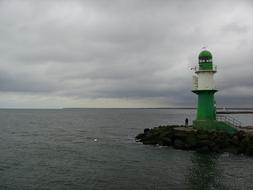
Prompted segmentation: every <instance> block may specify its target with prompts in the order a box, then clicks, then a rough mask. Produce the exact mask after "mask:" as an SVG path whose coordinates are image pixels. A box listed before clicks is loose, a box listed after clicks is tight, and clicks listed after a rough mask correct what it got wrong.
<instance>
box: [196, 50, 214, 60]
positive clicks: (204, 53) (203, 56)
mask: <svg viewBox="0 0 253 190" xmlns="http://www.w3.org/2000/svg"><path fill="white" fill-rule="evenodd" d="M212 58H213V56H212V54H211V52H210V51H207V50H204V51H202V52H200V54H199V59H204V60H209V59H212Z"/></svg>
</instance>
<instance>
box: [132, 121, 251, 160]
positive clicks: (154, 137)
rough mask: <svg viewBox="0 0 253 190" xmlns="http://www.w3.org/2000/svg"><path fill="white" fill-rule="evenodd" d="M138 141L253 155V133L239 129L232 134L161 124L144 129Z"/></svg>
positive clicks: (181, 147) (186, 148)
mask: <svg viewBox="0 0 253 190" xmlns="http://www.w3.org/2000/svg"><path fill="white" fill-rule="evenodd" d="M136 141H139V142H142V143H143V144H149V145H161V146H172V147H174V148H176V149H183V150H196V151H200V152H216V153H223V152H230V153H235V154H246V155H249V156H253V133H247V132H245V131H238V132H237V133H235V134H233V135H231V134H228V133H226V132H224V131H206V130H196V129H194V128H192V127H187V128H185V127H184V126H176V125H173V126H160V127H155V128H153V129H148V128H146V129H144V133H141V134H139V135H137V136H136Z"/></svg>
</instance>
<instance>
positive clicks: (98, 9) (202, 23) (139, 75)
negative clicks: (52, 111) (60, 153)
mask: <svg viewBox="0 0 253 190" xmlns="http://www.w3.org/2000/svg"><path fill="white" fill-rule="evenodd" d="M252 19H253V1H252V0H240V1H239V0H214V1H210V0H201V1H197V0H187V1H183V0H87V1H86V0H80V1H78V0H43V1H40V0H38V1H35V0H0V107H2V108H13V107H17V108H61V107H169V106H195V104H196V98H197V97H196V95H195V94H193V93H192V92H191V88H192V75H193V71H191V70H190V68H191V67H193V66H195V65H196V64H197V63H198V62H197V61H198V54H199V52H200V51H201V48H202V47H203V46H206V47H207V49H208V50H210V51H211V52H212V53H213V57H214V59H213V60H214V64H217V66H218V73H217V74H216V75H215V82H216V87H217V89H218V90H219V92H218V93H217V94H216V99H217V105H218V106H227V107H229V106H247V107H250V106H251V107H253V22H252Z"/></svg>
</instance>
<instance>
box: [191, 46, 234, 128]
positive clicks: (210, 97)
mask: <svg viewBox="0 0 253 190" xmlns="http://www.w3.org/2000/svg"><path fill="white" fill-rule="evenodd" d="M216 72H217V67H216V66H214V65H213V56H212V54H211V52H210V51H207V50H203V51H201V52H200V54H199V57H198V66H196V69H195V75H194V76H193V89H192V92H193V93H195V94H197V96H198V100H197V102H198V103H197V114H196V120H194V121H193V127H195V128H197V129H203V130H225V131H228V132H231V133H233V132H235V131H236V129H235V128H233V127H232V126H231V125H230V124H229V123H227V122H224V121H217V120H216V102H215V97H214V94H215V93H216V92H217V90H216V88H215V83H214V74H215V73H216Z"/></svg>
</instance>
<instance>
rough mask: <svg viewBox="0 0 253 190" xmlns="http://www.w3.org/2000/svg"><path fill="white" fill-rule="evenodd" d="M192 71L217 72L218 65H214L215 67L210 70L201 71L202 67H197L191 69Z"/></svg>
mask: <svg viewBox="0 0 253 190" xmlns="http://www.w3.org/2000/svg"><path fill="white" fill-rule="evenodd" d="M191 70H195V72H196V73H198V72H201V71H212V72H217V65H213V67H212V68H211V69H210V70H209V69H204V70H203V69H201V68H200V66H199V65H198V66H196V67H194V68H191Z"/></svg>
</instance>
